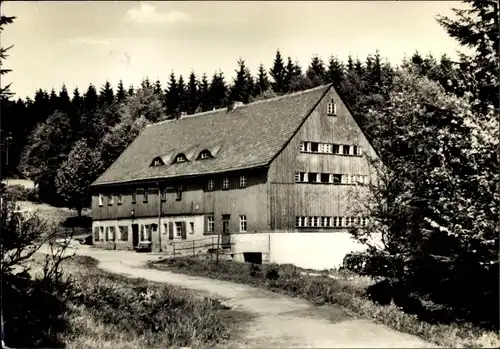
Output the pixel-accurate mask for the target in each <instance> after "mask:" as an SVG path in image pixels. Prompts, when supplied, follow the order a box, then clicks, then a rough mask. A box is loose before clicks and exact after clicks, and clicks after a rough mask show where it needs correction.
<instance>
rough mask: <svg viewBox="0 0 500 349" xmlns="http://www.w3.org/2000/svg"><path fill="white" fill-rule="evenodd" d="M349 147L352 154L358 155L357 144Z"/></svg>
mask: <svg viewBox="0 0 500 349" xmlns="http://www.w3.org/2000/svg"><path fill="white" fill-rule="evenodd" d="M351 148H352V149H351V150H352V155H359V154H358V146H357V145H353V146H352V147H351Z"/></svg>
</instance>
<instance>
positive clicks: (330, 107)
mask: <svg viewBox="0 0 500 349" xmlns="http://www.w3.org/2000/svg"><path fill="white" fill-rule="evenodd" d="M326 113H327V114H328V115H332V116H335V115H337V104H335V101H334V100H333V99H332V100H331V101H330V102H328V104H327V106H326Z"/></svg>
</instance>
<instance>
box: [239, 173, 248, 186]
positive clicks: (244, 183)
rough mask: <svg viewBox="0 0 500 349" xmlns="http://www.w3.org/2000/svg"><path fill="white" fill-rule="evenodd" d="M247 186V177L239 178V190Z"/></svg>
mask: <svg viewBox="0 0 500 349" xmlns="http://www.w3.org/2000/svg"><path fill="white" fill-rule="evenodd" d="M246 186H247V177H245V176H240V188H245V187H246Z"/></svg>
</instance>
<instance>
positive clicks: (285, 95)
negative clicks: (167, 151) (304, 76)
mask: <svg viewBox="0 0 500 349" xmlns="http://www.w3.org/2000/svg"><path fill="white" fill-rule="evenodd" d="M329 86H332V84H324V85H320V86H316V87H313V88H310V89H307V90H302V91H297V92H292V93H286V94H283V95H281V96H276V97H273V98H267V99H260V100H258V101H254V102H251V103H247V104H243V105H240V106H239V107H238V109H240V108H245V107H248V106H251V105H256V104H262V103H268V102H273V101H278V100H281V99H285V98H290V97H297V96H301V95H303V94H306V93H310V92H314V91H318V90H321V89H324V88H326V87H329ZM225 109H227V107H223V108H218V109H214V110H208V111H204V112H200V113H196V114H190V115H185V116H183V117H182V118H180V119H167V120H162V121H158V122H155V123H152V124H149V125H147V126H146V127H149V126H156V125H161V124H164V123H168V122H174V121H178V120H184V119H187V118H194V117H198V116H204V115H208V114H212V113H216V112H219V111H222V110H225Z"/></svg>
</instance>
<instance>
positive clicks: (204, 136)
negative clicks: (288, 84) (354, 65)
mask: <svg viewBox="0 0 500 349" xmlns="http://www.w3.org/2000/svg"><path fill="white" fill-rule="evenodd" d="M329 88H330V85H323V86H319V87H316V88H313V89H310V90H306V91H301V92H297V93H293V94H288V95H284V96H280V97H276V98H272V99H267V100H261V101H257V102H253V103H249V104H246V105H243V106H239V107H238V108H236V110H234V111H232V112H229V113H228V112H227V109H226V108H224V109H218V110H215V111H210V112H204V113H199V114H194V115H188V116H185V117H182V118H181V119H179V120H168V121H163V122H159V123H156V124H152V125H149V126H147V127H146V128H145V129H144V131H143V132H141V134H140V135H139V136H138V137H137V138H136V139H135V140H134V141H133V142H132V144H130V146H129V147H128V148H127V149H125V151H124V152H123V153H122V154H121V155H120V156H119V158H118V159H117V160H116V161H115V162H114V163H113V164H112V165H111V166H110V167H109V168H108V169H107V170H106V171H105V172H104V173H103V174H102V175H101V176H100V177H99V178H98V179H97V180H96V181H95V182H94V183H93V184H92V186H96V185H104V184H114V183H123V182H130V181H136V180H149V179H151V180H154V179H163V178H165V179H166V178H174V177H181V176H191V175H200V174H209V173H218V172H224V171H231V170H238V169H247V168H254V167H259V166H265V165H267V164H269V162H270V161H271V160H272V159H273V158H274V157H275V156H276V154H278V153H279V152H280V151H281V149H282V148H283V147H284V146H285V145H286V143H287V142H288V141H289V140H290V138H291V137H292V136H293V135H294V133H295V132H296V131H297V130H298V128H299V127H300V125H301V124H302V122H303V121H304V120H305V118H306V117H307V116H308V115H309V114H310V113H311V111H312V110H313V108H314V107H315V106H316V104H317V103H318V102H319V101H320V99H321V98H322V97H323V96H324V94H325V93H326V92H327V90H328V89H329ZM204 149H208V150H209V151H210V152H211V154H212V155H213V156H214V158H209V159H204V160H196V158H197V157H198V155H199V153H200V152H201V151H202V150H204ZM179 153H183V154H184V155H185V156H186V157H187V158H188V159H189V161H188V162H184V163H175V164H172V162H173V160H174V159H175V156H176V155H178V154H179ZM158 156H160V157H161V158H162V159H163V161H164V163H165V165H163V166H157V167H151V166H150V165H151V162H152V160H153V159H154V158H155V157H158Z"/></svg>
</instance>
